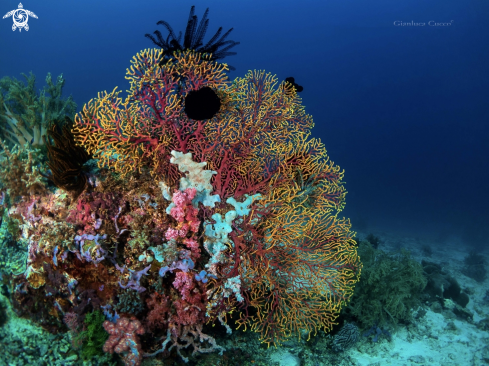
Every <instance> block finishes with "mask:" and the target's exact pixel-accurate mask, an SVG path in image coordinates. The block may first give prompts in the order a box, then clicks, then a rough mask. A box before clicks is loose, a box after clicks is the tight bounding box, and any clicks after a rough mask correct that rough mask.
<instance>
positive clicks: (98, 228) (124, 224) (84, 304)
mask: <svg viewBox="0 0 489 366" xmlns="http://www.w3.org/2000/svg"><path fill="white" fill-rule="evenodd" d="M192 19H194V18H192ZM204 19H205V17H204ZM194 22H195V23H192V24H197V23H196V18H195V21H194ZM203 24H204V26H203V27H205V24H206V23H205V22H204V23H203ZM199 27H200V26H199ZM192 32H193V31H192ZM192 32H191V34H196V37H197V40H198V39H200V38H201V37H200V35H202V36H203V33H202V32H203V31H199V30H197V33H192ZM199 32H200V33H199ZM162 58H164V51H163V50H156V49H153V50H144V51H142V52H140V53H138V54H137V55H136V56H135V57H134V58H133V60H132V66H131V67H130V68H129V69H128V71H127V75H126V78H127V79H128V80H129V83H130V90H129V95H128V97H127V99H125V100H124V101H123V100H122V99H121V98H119V96H118V95H119V92H118V91H116V89H114V90H113V91H112V92H110V93H100V94H99V96H98V98H95V99H93V100H91V101H89V102H88V103H87V104H85V106H84V107H83V109H82V111H81V112H80V113H78V114H77V115H76V117H75V119H74V124H73V127H72V129H71V131H68V129H66V128H65V129H64V130H62V133H60V131H59V130H57V129H54V128H53V129H52V130H51V132H50V135H51V137H52V138H53V140H54V145H50V146H49V147H48V148H47V149H48V154H49V163H48V164H49V167H50V170H51V175H47V176H48V178H49V179H50V180H51V181H53V182H54V183H55V185H54V186H53V185H49V184H48V183H47V182H46V181H45V180H43V179H44V177H42V175H40V174H39V175H35V174H37V173H38V171H37V170H35V167H36V165H35V162H34V160H33V159H34V158H33V157H32V156H31V155H29V151H30V150H29V149H30V148H31V147H29V146H28V145H24V146H23V147H22V148H18V147H16V148H15V150H14V149H13V150H12V152H10V150H8V152H7V154H10V155H8V159H10V160H9V161H8V164H9V165H15V169H14V171H15V172H17V173H18V174H21V172H20V170H19V169H21V168H23V169H24V173H22V174H27V175H25V176H24V175H22V174H21V179H20V180H17V181H16V182H17V183H18V184H17V186H14V184H13V183H10V182H11V181H12V179H14V177H11V176H10V173H9V172H8V171H6V170H5V176H6V177H2V184H3V188H4V193H5V195H6V196H7V199H6V201H5V202H7V204H5V212H6V216H7V220H5V223H4V225H6V224H7V223H8V224H9V227H10V229H9V233H10V235H11V236H12V240H11V241H15V242H22V243H24V244H23V246H22V248H23V249H24V252H25V267H24V268H23V270H22V271H18V272H15V273H13V271H10V272H9V273H6V274H4V275H5V276H8V281H7V282H8V283H9V285H8V286H9V291H10V293H11V301H12V303H13V304H14V305H15V309H16V311H17V312H18V314H19V315H22V316H25V317H30V318H31V319H33V320H34V321H36V322H37V323H38V324H40V325H42V326H43V327H44V328H45V329H47V330H48V331H49V332H51V333H53V334H59V333H63V332H67V331H68V332H69V334H70V336H71V341H72V344H71V346H72V347H73V349H75V350H78V349H81V354H82V356H83V358H84V359H85V360H88V359H90V358H93V359H97V358H100V357H101V356H100V354H99V351H100V345H101V344H102V343H103V342H105V343H104V344H103V347H102V349H103V351H104V352H105V353H107V354H111V355H113V357H116V358H117V357H119V356H120V357H121V358H122V360H123V361H124V363H125V364H126V365H139V364H141V363H142V362H143V359H145V358H152V359H154V360H161V359H163V358H166V357H178V358H180V359H181V360H183V361H184V362H189V361H190V357H192V356H195V355H198V354H208V353H213V352H216V353H218V354H219V355H222V354H223V352H224V351H225V350H226V347H225V346H223V345H221V344H218V342H217V341H216V339H215V337H214V333H211V331H212V330H211V331H209V329H207V328H206V327H205V325H206V324H209V325H216V324H217V325H222V327H218V328H219V329H220V331H221V332H223V333H225V332H226V333H231V332H232V331H233V328H234V329H236V328H239V329H243V330H246V329H251V330H252V331H254V332H256V333H258V335H259V338H260V341H261V342H263V343H266V344H269V345H270V344H274V345H278V344H281V343H282V342H284V341H286V340H288V339H289V338H291V337H296V338H298V339H299V340H300V338H301V337H304V336H305V337H306V339H308V338H310V336H311V335H313V334H315V333H316V332H317V331H318V330H320V329H324V330H326V331H330V330H331V329H332V327H333V325H335V324H336V319H337V317H338V316H339V313H340V311H341V309H342V308H343V307H344V306H346V304H347V303H348V302H349V300H350V298H351V297H352V295H353V290H354V287H355V284H356V283H357V282H358V281H359V278H360V273H361V269H362V264H361V262H360V259H359V256H358V254H357V246H356V242H355V240H354V239H353V236H354V233H353V232H352V231H351V225H350V222H349V220H348V219H346V218H341V217H340V216H339V214H340V213H341V211H342V209H343V208H344V206H345V195H346V190H345V188H344V185H343V181H342V179H343V171H341V169H340V168H339V167H338V166H336V165H335V164H334V163H332V162H331V161H330V160H329V158H328V156H327V154H326V149H325V147H324V145H323V144H322V143H321V141H319V140H317V139H314V138H310V134H311V131H310V130H311V128H312V127H313V122H312V117H311V116H309V115H307V114H306V113H305V110H304V107H303V106H302V104H301V99H300V98H299V97H298V95H297V92H296V88H295V87H294V85H293V84H291V83H290V82H282V83H278V82H277V78H276V77H275V76H273V75H271V74H268V73H265V72H264V71H250V72H249V73H248V74H246V75H245V76H244V77H242V78H237V79H235V80H234V81H232V82H231V81H229V80H228V78H227V76H226V74H225V71H226V70H227V66H226V65H225V64H219V63H217V62H216V61H215V59H213V58H212V57H210V56H209V55H206V54H202V53H199V52H194V51H192V50H184V51H175V52H174V53H173V54H172V60H171V61H168V62H166V63H164V64H163V65H159V63H160V60H161V59H162ZM203 88H208V89H209V90H211V91H212V92H213V93H214V94H215V97H217V98H218V99H219V107H218V108H217V107H216V106H217V104H216V105H215V106H214V107H216V108H215V110H214V111H211V112H212V113H209V114H207V112H209V111H204V113H202V114H199V113H200V112H202V111H198V109H199V108H200V107H199V106H198V103H197V105H193V106H191V107H192V108H194V109H197V112H198V113H197V115H189V113H188V111H187V110H186V107H187V103H190V101H189V99H188V98H187V97H188V95H191V93H193V92H198V91H201V90H202V89H203ZM205 93H207V91H206V92H205ZM214 94H213V95H214ZM213 98H214V96H213ZM193 116H203V117H204V118H200V117H199V118H193ZM46 141H48V139H46ZM7 149H8V148H7ZM7 149H6V151H7ZM17 149H19V150H17ZM22 149H24V150H22ZM81 149H85V150H86V152H84V151H83V150H81ZM88 154H90V156H92V157H93V159H94V161H95V162H96V163H97V166H98V168H95V167H94V166H93V164H84V162H85V160H86V158H87V157H88V156H89V155H88ZM4 169H6V168H5V167H4ZM34 175H35V177H36V178H37V177H38V176H40V177H41V178H42V179H41V180H40V181H39V182H38V181H36V180H33V178H32V176H34ZM32 182H36V183H38V184H39V185H38V186H35V185H33V184H34V183H32ZM29 184H30V185H29ZM34 187H35V188H36V189H34ZM71 193H73V194H71ZM102 321H103V322H102ZM101 324H103V328H104V329H105V331H106V332H107V333H108V334H109V338H108V339H107V340H103V337H102V334H103V333H101V328H102V326H101Z"/></svg>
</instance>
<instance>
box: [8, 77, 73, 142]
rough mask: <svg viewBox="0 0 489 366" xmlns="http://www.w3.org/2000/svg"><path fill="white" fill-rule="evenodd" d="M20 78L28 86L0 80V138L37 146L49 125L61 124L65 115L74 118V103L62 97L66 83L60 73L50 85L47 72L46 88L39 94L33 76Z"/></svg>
mask: <svg viewBox="0 0 489 366" xmlns="http://www.w3.org/2000/svg"><path fill="white" fill-rule="evenodd" d="M22 76H23V77H24V78H25V79H26V81H27V84H24V83H23V82H22V81H20V80H17V79H15V78H9V77H4V78H2V79H1V80H0V137H1V140H4V139H7V140H8V141H9V142H10V143H13V144H19V145H24V144H26V143H29V144H31V145H32V146H40V145H43V144H44V141H43V136H45V135H46V132H47V130H48V128H49V125H50V124H51V122H52V121H54V120H60V121H62V120H63V118H64V117H65V115H68V116H70V117H73V116H74V114H75V110H76V104H75V102H74V101H73V99H72V98H71V97H68V98H67V99H63V98H62V97H61V94H62V90H63V86H64V84H65V80H64V79H63V75H62V74H61V75H59V76H58V78H57V80H56V83H53V81H52V78H51V74H50V73H48V75H47V76H46V84H47V85H46V86H45V87H44V88H43V89H42V90H41V92H40V93H39V95H38V94H37V92H36V90H35V83H36V77H35V76H34V75H33V74H32V73H31V74H30V75H29V76H27V75H25V74H22Z"/></svg>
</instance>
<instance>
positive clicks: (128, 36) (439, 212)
mask: <svg viewBox="0 0 489 366" xmlns="http://www.w3.org/2000/svg"><path fill="white" fill-rule="evenodd" d="M141 4H142V5H141ZM23 5H24V8H25V9H28V10H30V11H32V12H34V13H35V14H36V15H37V16H38V17H39V19H32V18H31V19H30V20H29V26H30V30H29V31H28V32H26V31H22V32H19V31H18V30H17V31H15V32H12V29H11V27H12V19H11V18H8V19H3V20H1V21H0V76H5V75H8V76H14V77H17V78H20V73H21V72H25V73H28V72H29V71H32V72H33V73H34V74H35V75H36V76H37V77H38V82H39V83H38V87H39V88H41V87H42V86H43V82H44V78H45V76H46V73H47V72H51V73H52V74H53V77H56V76H57V75H58V74H60V73H63V75H64V77H65V79H66V87H65V93H66V94H67V95H69V94H72V95H73V97H74V99H75V101H76V102H77V103H78V108H79V109H80V108H81V107H82V106H83V104H84V103H86V102H87V101H88V100H89V99H91V98H94V97H96V96H97V92H99V91H103V90H108V91H111V90H112V89H113V88H114V86H116V85H117V86H119V88H120V89H122V90H126V89H128V83H127V81H126V80H125V79H124V75H125V71H126V68H127V67H128V66H129V60H130V59H131V57H132V56H133V55H134V54H136V53H137V52H138V51H140V50H141V49H144V48H148V47H152V46H153V45H152V43H151V41H150V40H148V39H146V38H145V37H144V34H145V33H152V32H153V31H154V30H155V29H157V28H159V29H160V30H161V31H163V27H160V26H158V27H157V26H156V22H157V21H158V20H160V19H164V20H166V21H168V22H170V24H171V25H172V26H173V28H174V29H175V30H176V31H179V30H184V29H185V26H186V21H187V18H188V13H189V10H190V6H191V5H196V7H197V8H196V14H197V15H198V16H199V19H200V17H201V16H202V14H203V12H204V11H205V9H206V7H210V14H209V19H210V27H209V29H208V33H207V37H206V40H208V39H209V38H210V36H212V35H213V34H214V33H215V31H216V30H217V28H218V27H219V26H223V27H224V30H227V29H229V28H231V27H234V31H233V32H232V34H231V37H230V38H231V39H233V40H236V41H240V42H241V44H240V45H239V46H237V47H235V48H234V49H233V51H237V52H238V55H237V56H233V57H230V58H228V59H226V61H227V62H228V63H230V64H231V65H233V66H235V67H236V69H237V70H236V71H234V72H232V73H231V74H230V77H231V78H234V77H237V76H243V75H244V74H245V73H246V72H247V71H248V70H249V69H265V70H267V71H269V72H272V73H275V74H277V75H278V76H279V78H281V79H283V78H285V77H287V76H294V77H295V78H296V81H297V82H299V83H300V84H301V85H303V86H304V87H305V90H304V92H303V93H301V96H302V98H303V103H304V105H305V106H306V111H307V112H308V113H310V114H312V115H313V117H314V121H315V123H316V127H315V128H314V130H313V136H314V137H318V138H321V140H322V141H323V142H324V143H325V145H326V147H327V149H328V152H329V155H330V157H331V159H332V160H333V161H334V162H336V163H337V164H339V165H340V166H341V167H342V168H344V169H345V171H346V174H345V180H346V182H347V188H348V191H349V194H348V195H347V208H346V210H345V212H344V213H345V215H348V216H351V217H352V219H353V220H354V225H357V228H359V229H361V230H365V229H372V228H376V229H379V228H380V229H390V230H401V231H404V232H408V233H410V234H412V235H417V236H423V235H430V236H431V237H433V238H438V239H440V240H441V239H443V238H446V237H450V236H452V235H455V236H457V237H458V238H462V240H464V242H465V243H466V244H467V245H477V246H482V245H483V244H486V243H487V241H488V239H487V238H489V229H488V223H489V209H488V206H489V192H488V181H489V179H488V178H489V127H488V122H489V102H488V101H489V91H488V90H489V66H488V65H489V47H488V45H489V30H488V24H487V22H488V20H487V19H488V17H487V15H488V14H489V3H488V2H487V1H483V0H467V1H461V0H457V1H454V0H442V1H433V0H424V1H416V0H398V1H392V0H389V1H387V0H371V1H364V0H341V1H340V0H334V1H307V0H303V1H300V2H299V1H290V0H282V1H270V0H267V1H263V0H261V1H256V0H252V1H250V0H247V1H230V0H228V1H217V0H213V1H205V2H204V1H200V0H199V1H192V2H190V1H186V0H185V1H182V0H178V1H172V2H169V1H161V0H158V1H156V0H141V1H134V0H132V1H127V0H119V1H112V0H111V1H93V0H89V1H87V0H84V1H81V0H76V1H74V0H63V1H53V0H42V1H41V0H26V1H25V2H23ZM17 6H18V0H16V1H10V0H9V1H5V0H0V13H1V15H2V16H3V15H4V14H6V13H7V12H8V11H10V10H13V9H15V8H17ZM396 20H399V21H404V22H409V21H414V22H425V23H427V22H428V21H430V20H432V21H435V22H452V25H451V26H445V27H442V26H438V27H437V26H428V24H426V25H425V26H424V27H407V26H406V27H400V26H394V24H393V23H394V21H396ZM164 34H166V33H164Z"/></svg>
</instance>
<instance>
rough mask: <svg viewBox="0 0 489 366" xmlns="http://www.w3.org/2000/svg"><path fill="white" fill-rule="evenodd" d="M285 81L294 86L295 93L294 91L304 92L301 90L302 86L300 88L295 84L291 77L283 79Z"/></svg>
mask: <svg viewBox="0 0 489 366" xmlns="http://www.w3.org/2000/svg"><path fill="white" fill-rule="evenodd" d="M285 81H287V82H289V83H291V84H292V85H293V86H294V88H295V91H296V92H297V93H300V92H301V91H303V90H304V88H303V87H302V86H300V85H299V84H297V83H296V82H295V80H294V78H293V77H292V76H289V77H288V78H285Z"/></svg>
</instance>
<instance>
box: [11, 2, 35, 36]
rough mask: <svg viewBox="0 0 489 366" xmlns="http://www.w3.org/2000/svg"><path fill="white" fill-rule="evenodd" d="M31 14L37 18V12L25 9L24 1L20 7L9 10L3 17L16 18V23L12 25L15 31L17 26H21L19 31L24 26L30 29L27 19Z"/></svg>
mask: <svg viewBox="0 0 489 366" xmlns="http://www.w3.org/2000/svg"><path fill="white" fill-rule="evenodd" d="M29 15H30V16H31V17H34V18H36V19H37V15H36V14H34V13H33V12H32V11H29V10H25V9H24V7H23V6H22V3H19V8H18V9H14V10H12V11H9V12H8V13H7V14H5V15H4V16H3V19H5V18H8V17H12V19H13V20H14V25H12V30H13V31H15V30H16V29H17V28H19V32H20V31H22V28H24V29H25V30H26V31H28V30H29V25H28V24H27V21H28V20H29Z"/></svg>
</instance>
